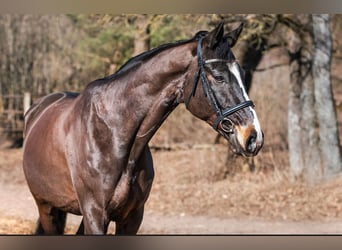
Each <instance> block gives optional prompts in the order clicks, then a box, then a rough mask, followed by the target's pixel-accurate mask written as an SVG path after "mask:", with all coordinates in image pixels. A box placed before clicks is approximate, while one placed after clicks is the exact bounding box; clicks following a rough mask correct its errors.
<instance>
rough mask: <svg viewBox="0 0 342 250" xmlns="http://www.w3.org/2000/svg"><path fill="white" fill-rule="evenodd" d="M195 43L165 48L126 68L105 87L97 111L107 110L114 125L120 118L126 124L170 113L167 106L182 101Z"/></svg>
mask: <svg viewBox="0 0 342 250" xmlns="http://www.w3.org/2000/svg"><path fill="white" fill-rule="evenodd" d="M193 47H194V45H193V44H185V45H181V46H179V47H175V48H171V49H167V50H164V51H162V52H160V53H158V54H157V55H155V56H153V57H152V58H150V59H148V60H146V61H145V62H144V63H142V64H141V65H140V66H139V67H137V68H136V69H133V70H131V72H126V73H125V74H124V76H122V77H119V78H117V79H116V80H115V81H113V82H112V83H110V85H109V86H107V87H105V91H103V93H102V94H101V97H100V99H99V101H100V102H99V103H98V104H99V105H98V107H97V108H98V109H97V111H99V113H100V114H101V111H107V112H102V113H103V115H104V116H106V119H107V121H108V124H109V125H110V126H112V127H115V126H118V125H119V124H117V123H118V122H120V121H122V122H123V123H122V124H121V125H125V126H126V128H127V126H130V124H127V123H129V122H130V121H134V124H142V121H143V120H144V119H145V118H146V117H150V118H151V119H152V117H154V116H156V117H158V119H159V118H160V119H164V117H162V115H161V114H158V112H162V113H163V112H166V113H167V112H168V108H174V106H175V103H177V101H179V98H180V97H181V95H182V90H183V87H184V83H185V81H186V76H187V71H188V67H189V65H190V63H191V62H192V60H193V58H194V57H193V54H192V52H191V49H192V48H193ZM104 116H103V117H104ZM156 119H157V118H156ZM156 122H157V121H156ZM119 126H120V125H119ZM132 126H133V125H132Z"/></svg>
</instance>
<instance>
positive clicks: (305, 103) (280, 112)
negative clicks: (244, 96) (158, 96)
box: [0, 14, 342, 182]
mask: <svg viewBox="0 0 342 250" xmlns="http://www.w3.org/2000/svg"><path fill="white" fill-rule="evenodd" d="M328 18H329V20H328V25H329V30H327V31H330V33H329V34H328V36H330V37H331V39H332V40H331V41H332V43H331V48H330V49H329V48H328V50H329V51H331V53H332V54H331V56H328V59H329V61H328V63H325V64H324V65H325V66H327V67H328V66H329V67H328V69H327V70H328V71H329V72H331V75H329V76H328V79H331V84H332V85H330V82H329V83H327V85H324V86H323V89H328V92H329V91H330V87H331V86H332V90H333V95H331V97H328V98H326V97H324V98H323V99H325V100H327V101H328V102H329V101H330V102H331V104H332V109H331V110H332V112H330V111H329V114H330V113H331V115H332V117H334V116H335V125H336V124H337V125H338V127H339V131H340V132H339V133H338V131H335V134H333V133H330V135H332V139H331V138H330V139H328V140H330V141H331V140H333V141H336V142H334V143H335V151H336V148H337V151H338V152H340V151H341V150H340V147H341V145H340V141H341V139H342V136H341V130H342V128H341V124H342V114H341V113H342V78H341V75H340V72H341V69H342V68H341V67H342V46H341V41H342V32H341V31H342V15H330V16H329V17H328ZM222 20H224V21H225V24H226V29H232V28H235V27H236V26H237V25H238V24H239V23H241V22H243V23H244V30H243V33H242V35H241V37H240V40H239V41H238V44H237V45H236V47H234V49H233V51H234V54H235V55H236V57H237V58H238V60H239V61H240V64H241V66H242V67H243V68H244V69H245V70H246V72H247V83H248V91H249V93H250V97H251V99H252V100H253V101H254V102H255V104H256V111H257V113H258V115H259V119H260V122H261V125H262V128H263V130H264V133H265V145H264V148H263V150H262V151H261V152H260V154H259V156H257V157H255V158H253V159H244V158H242V157H236V156H233V155H232V154H231V153H230V151H229V149H227V152H226V155H227V160H226V162H227V166H229V167H227V169H226V170H225V171H226V173H224V174H225V175H227V174H234V173H236V172H239V171H260V172H269V171H272V172H275V173H279V172H281V173H288V174H289V176H291V177H290V178H295V179H305V180H309V181H310V182H312V181H315V180H316V179H322V178H325V177H329V176H331V175H338V174H339V173H340V172H341V161H340V160H341V156H340V153H339V156H337V159H339V160H338V162H337V164H336V163H335V166H330V167H329V166H324V162H325V160H324V153H322V152H321V151H322V149H321V148H320V146H319V145H320V143H322V141H323V139H322V135H320V132H319V131H320V128H322V127H323V125H322V122H321V121H320V120H319V119H320V118H319V115H317V114H319V111H317V110H316V108H317V105H316V104H315V103H317V101H315V100H316V99H315V98H317V95H314V92H315V91H316V92H322V91H320V90H319V89H318V90H316V89H314V86H316V85H317V84H316V85H314V84H313V83H314V82H315V81H314V80H315V79H316V75H315V71H314V67H313V66H314V65H316V64H315V60H316V59H317V58H315V55H317V53H315V52H316V49H317V48H316V47H317V46H316V45H317V42H316V40H315V37H316V38H317V37H318V36H317V33H315V32H316V31H315V29H314V27H315V25H314V23H315V20H314V19H313V17H312V16H311V15H284V14H281V15H261V14H255V15H252V14H249V15H228V14H227V15H224V14H222V15H215V14H213V15H209V14H208V15H194V14H189V15H97V14H89V15H84V14H69V15H0V142H1V141H5V140H11V141H12V142H13V143H14V144H15V142H20V140H21V139H22V138H21V133H22V128H23V109H24V101H23V98H24V94H25V93H29V94H30V96H31V102H32V101H34V100H35V99H36V98H38V97H40V96H43V95H46V94H48V93H51V92H56V91H63V90H67V91H82V89H83V88H84V87H85V86H86V85H87V84H88V83H89V82H91V81H93V80H95V79H97V78H101V77H103V76H106V75H109V74H112V73H114V72H115V71H116V70H117V69H118V68H119V67H120V66H121V65H122V64H123V63H124V62H125V61H126V60H128V59H129V58H131V57H132V56H134V55H137V54H139V53H141V52H143V51H145V50H148V49H151V48H154V47H156V46H158V45H161V44H163V43H167V42H172V41H176V40H181V39H188V38H190V37H192V36H193V35H194V34H195V33H196V32H197V31H199V30H210V29H212V28H214V27H215V26H216V25H217V24H218V23H219V22H220V21H222ZM315 34H316V36H315ZM324 41H326V43H324V44H323V45H327V46H329V42H328V41H329V40H324ZM318 59H320V58H318ZM330 59H331V67H330ZM317 86H320V85H317ZM323 106H325V104H324V105H323ZM308 114H309V115H311V117H307V115H308ZM336 117H337V120H336ZM308 121H309V122H308ZM308 124H309V125H310V126H308ZM288 128H289V129H288ZM291 131H292V132H291ZM303 131H304V132H303ZM306 132H307V133H306ZM301 133H302V134H301ZM307 135H308V136H307ZM306 136H307V138H306ZM296 139H297V141H296ZM298 140H299V142H298ZM214 143H220V144H223V145H226V144H225V142H224V140H223V139H222V138H219V137H217V134H216V132H215V131H214V130H213V129H212V128H210V127H209V126H208V125H207V124H205V123H204V122H202V121H199V120H197V119H196V118H195V117H192V116H191V115H190V113H188V112H187V111H186V109H185V108H184V107H183V105H180V107H179V108H177V109H176V110H175V111H174V112H173V113H172V114H171V116H170V117H169V118H168V119H167V121H166V122H165V123H164V124H163V126H162V127H161V128H160V129H159V131H158V132H157V134H156V135H155V136H154V138H153V139H152V141H151V143H150V145H151V146H152V147H154V148H155V149H166V150H170V149H172V147H174V146H173V145H175V144H177V145H178V147H185V148H187V147H194V146H195V145H202V146H203V145H207V144H214ZM19 144H20V143H19ZM336 144H337V145H336ZM291 145H292V147H291ZM316 146H317V148H316V149H315V147H316ZM227 148H228V145H227ZM311 149H312V150H311ZM307 152H309V154H308V153H307ZM330 152H332V151H331V150H330ZM337 154H338V153H337ZM291 155H292V158H291ZM296 155H297V156H296ZM313 156H318V158H317V157H313ZM338 157H340V158H338ZM330 158H332V157H330ZM313 161H314V162H313ZM315 162H316V163H317V162H318V163H319V164H318V166H314V165H315V164H313V163H315ZM321 163H322V164H321ZM283 170H284V171H283Z"/></svg>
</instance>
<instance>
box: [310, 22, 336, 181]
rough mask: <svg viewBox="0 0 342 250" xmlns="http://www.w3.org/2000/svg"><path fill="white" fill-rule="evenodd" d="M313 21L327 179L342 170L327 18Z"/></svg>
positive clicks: (319, 119) (321, 142) (321, 149)
mask: <svg viewBox="0 0 342 250" xmlns="http://www.w3.org/2000/svg"><path fill="white" fill-rule="evenodd" d="M312 20H313V34H314V45H315V56H314V61H313V76H314V84H315V91H314V96H315V100H316V102H315V108H316V112H317V119H318V123H319V144H320V145H319V146H320V152H321V155H322V167H323V169H324V177H325V178H329V177H331V176H332V175H335V174H336V173H338V172H340V171H341V168H342V166H341V162H342V159H341V152H340V142H339V137H338V130H337V121H336V110H335V105H334V101H333V95H332V86H331V75H330V65H331V51H332V39H331V34H330V29H329V15H313V17H312Z"/></svg>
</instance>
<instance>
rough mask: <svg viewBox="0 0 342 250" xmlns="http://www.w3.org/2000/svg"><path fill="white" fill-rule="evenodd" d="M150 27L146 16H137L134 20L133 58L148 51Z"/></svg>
mask: <svg viewBox="0 0 342 250" xmlns="http://www.w3.org/2000/svg"><path fill="white" fill-rule="evenodd" d="M150 26H151V22H150V20H149V17H148V16H147V15H137V17H136V19H135V27H136V32H135V35H134V52H133V55H134V56H136V55H138V54H140V53H142V52H144V51H147V50H149V49H150Z"/></svg>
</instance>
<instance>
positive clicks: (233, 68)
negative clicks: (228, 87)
mask: <svg viewBox="0 0 342 250" xmlns="http://www.w3.org/2000/svg"><path fill="white" fill-rule="evenodd" d="M227 65H228V68H229V70H230V72H232V73H233V74H234V76H235V78H236V79H237V81H238V83H239V86H240V88H241V91H242V94H243V97H244V98H245V101H248V100H250V98H249V96H248V95H247V92H246V90H245V87H244V85H243V83H242V79H241V75H240V70H239V68H238V64H237V62H233V63H228V64H227ZM248 108H249V109H250V111H251V112H252V115H253V117H254V119H253V125H254V128H255V130H256V132H257V139H256V141H257V143H259V144H260V143H261V142H262V139H263V138H262V131H261V127H260V123H259V119H258V116H257V114H256V112H255V110H254V108H252V107H248Z"/></svg>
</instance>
